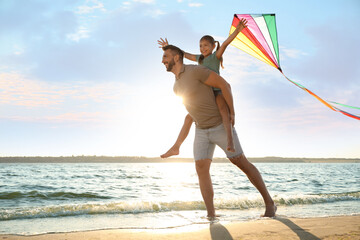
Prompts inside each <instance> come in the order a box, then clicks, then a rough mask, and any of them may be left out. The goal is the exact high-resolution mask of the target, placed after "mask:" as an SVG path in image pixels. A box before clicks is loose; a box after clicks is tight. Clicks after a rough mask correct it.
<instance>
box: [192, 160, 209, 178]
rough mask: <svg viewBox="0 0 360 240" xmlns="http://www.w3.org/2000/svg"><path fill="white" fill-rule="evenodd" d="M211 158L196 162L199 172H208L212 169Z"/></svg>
mask: <svg viewBox="0 0 360 240" xmlns="http://www.w3.org/2000/svg"><path fill="white" fill-rule="evenodd" d="M210 164H211V159H201V160H197V161H196V162H195V166H196V172H197V173H198V174H203V173H208V172H209V170H210Z"/></svg>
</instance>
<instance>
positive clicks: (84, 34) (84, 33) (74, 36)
mask: <svg viewBox="0 0 360 240" xmlns="http://www.w3.org/2000/svg"><path fill="white" fill-rule="evenodd" d="M66 37H67V39H69V40H71V41H75V42H79V41H80V39H84V38H89V37H90V30H89V29H87V28H86V27H84V26H80V27H79V29H78V30H77V32H76V33H70V34H67V35H66Z"/></svg>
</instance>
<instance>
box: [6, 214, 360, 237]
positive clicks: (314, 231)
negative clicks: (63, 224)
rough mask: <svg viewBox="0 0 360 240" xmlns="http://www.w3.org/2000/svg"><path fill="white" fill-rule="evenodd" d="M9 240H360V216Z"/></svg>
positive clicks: (131, 230)
mask: <svg viewBox="0 0 360 240" xmlns="http://www.w3.org/2000/svg"><path fill="white" fill-rule="evenodd" d="M0 239H6V240H15V239H16V240H22V239H26V240H45V239H52V240H65V239H67V240H75V239H76V240H78V239H94V240H95V239H105V240H115V239H116V240H122V239H124V240H125V239H126V240H128V239H133V240H140V239H141V240H150V239H152V240H155V239H156V240H165V239H187V240H188V239H194V240H195V239H196V240H198V239H210V240H226V239H284V240H285V239H286V240H288V239H301V240H306V239H352V240H353V239H360V216H340V217H326V218H305V219H303V218H286V217H281V216H278V217H276V218H275V219H261V220H257V221H252V222H232V223H224V224H223V223H221V222H218V223H213V224H209V225H207V224H206V225H203V226H200V227H199V226H197V227H196V228H194V226H190V227H180V228H171V229H156V230H155V229H146V230H143V229H142V230H134V229H112V230H99V231H84V232H71V233H50V234H42V235H33V236H21V235H0Z"/></svg>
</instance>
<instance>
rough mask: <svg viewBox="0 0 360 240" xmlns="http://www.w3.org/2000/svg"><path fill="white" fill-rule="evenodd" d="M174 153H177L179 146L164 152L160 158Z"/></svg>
mask: <svg viewBox="0 0 360 240" xmlns="http://www.w3.org/2000/svg"><path fill="white" fill-rule="evenodd" d="M174 155H179V148H175V147H172V148H170V149H169V151H167V152H166V153H164V154H163V155H160V157H161V158H168V157H171V156H174Z"/></svg>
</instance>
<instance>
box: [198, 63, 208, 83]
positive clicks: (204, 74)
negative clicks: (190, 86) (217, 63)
mask: <svg viewBox="0 0 360 240" xmlns="http://www.w3.org/2000/svg"><path fill="white" fill-rule="evenodd" d="M194 72H195V74H196V79H198V80H199V81H200V82H202V83H203V82H205V81H206V80H207V79H208V78H209V75H210V73H211V70H210V69H208V68H206V67H204V66H201V65H198V66H197V68H196V69H195V71H194Z"/></svg>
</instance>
